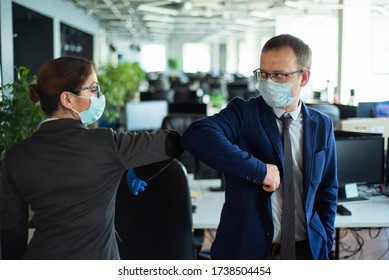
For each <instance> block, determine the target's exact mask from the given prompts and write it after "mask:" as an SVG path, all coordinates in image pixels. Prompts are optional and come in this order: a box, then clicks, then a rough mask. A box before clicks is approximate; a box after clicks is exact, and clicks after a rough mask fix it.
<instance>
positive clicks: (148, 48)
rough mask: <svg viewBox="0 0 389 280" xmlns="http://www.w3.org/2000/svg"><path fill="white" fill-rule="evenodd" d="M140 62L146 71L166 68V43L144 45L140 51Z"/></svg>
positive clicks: (157, 70)
mask: <svg viewBox="0 0 389 280" xmlns="http://www.w3.org/2000/svg"><path fill="white" fill-rule="evenodd" d="M140 64H141V67H142V69H144V70H145V71H146V72H159V71H161V72H163V71H165V70H166V51H165V46H164V45H157V44H148V45H143V46H142V48H141V52H140Z"/></svg>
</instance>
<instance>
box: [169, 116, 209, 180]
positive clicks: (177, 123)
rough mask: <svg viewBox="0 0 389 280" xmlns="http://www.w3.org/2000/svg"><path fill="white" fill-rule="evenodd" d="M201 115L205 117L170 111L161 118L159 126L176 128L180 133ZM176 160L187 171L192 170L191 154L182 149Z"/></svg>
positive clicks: (193, 163)
mask: <svg viewBox="0 0 389 280" xmlns="http://www.w3.org/2000/svg"><path fill="white" fill-rule="evenodd" d="M203 117H205V115H204V114H192V113H171V114H168V115H167V116H166V117H165V118H164V119H163V121H162V125H161V128H162V129H172V130H176V131H178V132H179V133H181V134H182V133H183V132H184V131H185V129H187V128H188V126H189V125H190V124H191V123H192V122H193V121H195V120H198V119H201V118H203ZM178 160H179V161H181V162H182V163H183V164H184V165H185V167H186V170H187V172H188V173H193V172H194V165H195V159H194V157H193V156H192V155H191V154H189V153H188V152H187V151H184V153H183V154H182V155H181V156H179V157H178Z"/></svg>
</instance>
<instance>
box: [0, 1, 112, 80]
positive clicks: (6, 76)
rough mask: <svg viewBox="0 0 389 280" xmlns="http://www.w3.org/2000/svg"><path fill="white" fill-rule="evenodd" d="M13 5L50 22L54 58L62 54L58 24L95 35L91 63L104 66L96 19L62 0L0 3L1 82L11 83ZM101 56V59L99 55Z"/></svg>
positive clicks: (98, 26) (102, 46)
mask: <svg viewBox="0 0 389 280" xmlns="http://www.w3.org/2000/svg"><path fill="white" fill-rule="evenodd" d="M12 2H14V3H16V4H19V5H22V6H24V7H26V8H28V9H31V10H33V11H36V12H37V13H40V14H43V15H45V16H48V17H50V18H52V19H53V25H54V26H53V32H54V57H59V56H60V53H61V42H60V39H61V38H60V22H63V23H65V24H67V25H69V26H72V27H74V28H77V29H79V30H81V31H84V32H87V33H89V34H91V35H93V36H94V48H95V49H94V54H95V57H94V58H93V60H94V62H95V63H97V64H99V63H104V62H105V61H106V60H107V58H106V57H103V55H106V53H105V52H104V51H102V50H104V47H105V46H104V45H105V44H104V45H103V44H102V42H101V40H99V36H100V32H101V30H100V25H99V22H98V21H97V20H95V19H94V18H92V17H90V16H88V15H86V14H85V13H83V12H82V11H81V10H79V9H77V8H76V7H75V6H74V5H73V4H72V3H70V2H68V1H63V0H50V1H47V0H1V1H0V5H1V9H0V12H1V15H0V18H1V66H2V71H3V82H4V83H8V82H11V81H12V80H13V70H12V69H13V67H14V61H13V30H12ZM98 55H100V56H98Z"/></svg>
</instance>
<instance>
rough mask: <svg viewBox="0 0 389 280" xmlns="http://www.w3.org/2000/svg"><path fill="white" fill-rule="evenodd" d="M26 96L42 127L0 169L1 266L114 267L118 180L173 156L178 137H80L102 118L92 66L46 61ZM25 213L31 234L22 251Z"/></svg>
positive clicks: (98, 133) (100, 132)
mask: <svg viewBox="0 0 389 280" xmlns="http://www.w3.org/2000/svg"><path fill="white" fill-rule="evenodd" d="M107 90H109V89H107ZM29 93H30V99H31V100H32V101H33V102H38V101H39V102H40V106H41V108H42V110H43V112H44V113H45V114H46V115H47V116H48V119H46V120H45V121H43V122H42V123H41V124H40V126H39V128H38V130H37V131H36V132H35V133H34V134H33V135H32V136H31V137H29V138H28V139H25V140H24V141H22V142H20V143H18V144H16V145H15V146H13V147H12V148H10V149H9V150H8V151H7V152H6V153H5V156H4V159H3V162H2V166H1V185H0V215H1V216H0V217H1V243H2V244H1V248H2V258H3V259H21V258H24V259H119V258H120V257H119V252H118V248H117V244H116V237H115V228H114V214H115V213H114V209H115V205H114V204H115V195H116V190H117V188H118V185H119V182H120V179H121V177H122V176H123V174H124V172H125V170H127V169H131V168H134V167H138V166H142V165H146V164H150V163H152V162H156V161H162V160H166V159H173V158H176V157H177V156H179V155H180V154H181V153H182V149H181V146H180V134H179V133H177V132H175V131H168V130H160V131H156V132H153V133H147V132H144V133H126V132H120V133H119V132H115V131H113V130H112V129H107V128H94V129H87V128H86V126H87V125H89V124H91V123H93V122H95V121H97V120H98V119H99V118H100V117H101V115H102V113H103V111H104V107H105V96H104V95H103V94H102V93H101V92H100V86H99V84H98V80H97V77H96V73H95V70H94V65H93V63H92V62H90V61H88V60H86V59H83V58H77V57H61V58H58V59H54V60H51V61H49V62H48V63H46V64H45V65H44V66H43V67H42V68H41V70H40V72H39V74H38V79H37V83H36V84H32V85H30V87H29ZM107 94H108V93H107ZM15 129H17V128H15ZM29 207H31V209H32V211H33V212H34V216H33V223H34V225H35V228H36V229H35V232H34V236H33V237H32V239H31V241H30V242H29V244H28V245H27V238H28V222H29Z"/></svg>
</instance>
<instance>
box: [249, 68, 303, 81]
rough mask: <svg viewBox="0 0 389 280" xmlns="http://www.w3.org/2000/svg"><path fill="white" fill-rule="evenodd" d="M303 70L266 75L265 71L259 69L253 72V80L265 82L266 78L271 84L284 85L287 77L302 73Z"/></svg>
mask: <svg viewBox="0 0 389 280" xmlns="http://www.w3.org/2000/svg"><path fill="white" fill-rule="evenodd" d="M302 72H304V70H297V71H294V72H289V73H277V72H276V73H267V72H265V71H261V69H259V68H258V69H256V70H254V71H253V74H254V78H255V79H256V80H258V81H265V80H267V79H268V78H270V79H272V81H273V82H275V83H280V84H281V83H286V82H287V81H288V77H289V76H291V75H293V74H296V73H299V74H300V73H302Z"/></svg>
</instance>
